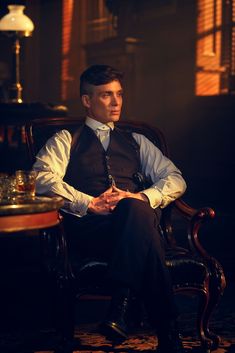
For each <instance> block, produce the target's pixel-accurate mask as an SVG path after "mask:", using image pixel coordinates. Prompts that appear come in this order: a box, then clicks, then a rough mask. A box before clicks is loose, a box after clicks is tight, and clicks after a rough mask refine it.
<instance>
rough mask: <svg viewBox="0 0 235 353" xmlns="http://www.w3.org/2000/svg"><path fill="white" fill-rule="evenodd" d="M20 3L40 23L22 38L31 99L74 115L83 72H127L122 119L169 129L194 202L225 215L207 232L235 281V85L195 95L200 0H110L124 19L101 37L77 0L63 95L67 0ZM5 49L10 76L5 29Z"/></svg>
mask: <svg viewBox="0 0 235 353" xmlns="http://www.w3.org/2000/svg"><path fill="white" fill-rule="evenodd" d="M8 3H9V1H4V0H2V1H1V6H0V12H1V15H3V14H5V13H6V5H7V4H8ZM15 3H23V4H25V5H26V10H25V13H26V14H27V15H29V16H30V18H31V19H32V20H33V22H34V24H35V30H34V33H33V36H32V38H25V39H23V40H22V50H21V72H22V84H23V88H24V90H23V96H24V101H25V102H29V103H33V102H42V103H46V104H48V103H49V104H55V105H58V104H63V105H65V106H67V107H68V112H69V115H72V116H77V115H82V114H83V109H82V107H81V105H80V102H79V97H78V83H79V75H80V73H81V72H82V70H83V69H85V68H86V67H87V66H88V65H90V64H95V63H106V64H111V65H114V66H116V67H118V68H120V69H121V70H123V71H124V72H125V78H126V80H125V92H126V98H125V109H124V112H123V117H122V118H123V119H127V118H128V119H136V120H139V121H145V122H148V123H151V124H153V125H156V126H158V127H159V128H160V129H162V131H163V132H164V134H165V136H166V138H167V141H168V143H169V147H170V152H171V157H172V159H173V161H174V162H175V164H176V165H177V166H178V167H179V168H180V169H181V170H182V172H183V175H184V177H185V179H186V181H187V184H188V189H187V191H186V193H185V195H184V199H185V200H186V201H188V202H189V203H190V204H192V205H193V206H194V207H200V206H211V207H213V208H214V209H215V211H216V215H217V217H216V219H215V220H214V221H213V222H212V224H211V225H210V226H208V227H206V228H205V229H206V231H205V232H203V234H202V236H203V243H204V244H205V245H206V247H207V249H208V251H209V252H210V253H211V254H212V255H214V256H216V257H217V258H218V259H219V260H220V261H221V262H222V264H223V266H224V268H225V271H226V274H227V276H228V278H229V280H230V279H231V280H232V281H234V279H235V260H234V245H235V234H234V185H233V184H234V172H233V171H234V148H233V141H234V127H235V126H234V125H235V122H234V121H235V119H234V118H235V97H234V94H233V92H228V94H223V95H216V96H196V95H195V72H196V40H197V34H196V21H197V15H198V13H197V1H193V0H187V1H186V0H165V1H163V0H162V1H160V0H159V1H157V0H152V1H151V0H146V1H140V0H139V1H137V0H136V1H135V0H129V1H122V0H119V1H118V0H116V1H107V2H106V3H107V5H108V7H109V9H110V10H112V12H113V14H114V15H115V16H116V20H117V35H116V37H115V38H111V39H106V40H102V41H96V40H94V41H93V42H92V40H89V41H88V40H87V41H86V40H84V33H83V31H84V26H83V25H81V21H82V14H81V13H80V12H79V3H81V2H80V1H75V7H74V13H73V16H74V18H75V20H76V18H77V19H78V22H76V21H75V22H74V23H73V31H74V32H73V38H72V45H71V48H70V52H69V57H70V59H71V61H72V63H73V65H72V66H71V67H70V74H71V77H72V79H71V86H72V88H71V87H70V90H69V93H68V95H67V97H66V99H64V100H63V99H62V97H61V86H62V78H61V65H62V64H61V63H62V53H61V45H62V21H61V16H62V1H59V0H58V1H57V0H48V1H43V0H34V1H18V2H17V1H15ZM76 16H77V17H76ZM79 21H80V22H79ZM76 26H78V27H79V31H76ZM133 38H134V39H136V40H135V41H133ZM0 48H1V50H0V62H3V63H7V65H8V66H9V75H8V76H9V77H8V78H7V77H6V78H5V81H6V82H7V80H9V79H10V63H11V44H10V42H9V39H7V38H5V37H4V36H2V35H1V38H0ZM2 158H3V157H2V156H1V160H2ZM4 158H7V156H6V157H5V156H4ZM22 160H23V158H22ZM22 163H23V162H22Z"/></svg>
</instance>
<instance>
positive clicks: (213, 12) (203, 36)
mask: <svg viewBox="0 0 235 353" xmlns="http://www.w3.org/2000/svg"><path fill="white" fill-rule="evenodd" d="M221 31H222V0H217V1H214V0H199V1H198V21H197V34H198V39H197V48H196V65H197V73H196V87H195V91H196V95H216V94H220V76H221V72H223V70H224V68H223V67H221Z"/></svg>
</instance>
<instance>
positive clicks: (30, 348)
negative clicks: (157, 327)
mask: <svg viewBox="0 0 235 353" xmlns="http://www.w3.org/2000/svg"><path fill="white" fill-rule="evenodd" d="M234 298H235V284H230V285H229V286H228V287H227V289H226V291H225V294H224V296H223V298H222V301H221V302H220V304H219V306H218V308H217V309H216V311H215V313H214V314H213V317H212V318H211V320H210V328H211V329H212V331H213V332H215V333H217V334H219V335H220V336H221V343H220V345H219V348H218V349H217V350H214V351H213V352H214V353H226V352H227V353H235V300H234ZM177 300H178V304H179V307H180V312H181V313H182V314H181V315H180V318H179V323H180V331H181V334H182V338H183V343H184V347H185V348H186V349H187V352H189V353H202V352H203V351H202V349H201V348H200V342H199V340H198V337H197V335H196V330H195V323H196V316H195V305H197V300H196V299H195V301H193V302H192V300H190V301H188V300H186V299H185V298H181V297H180V298H179V299H177ZM88 305H90V304H88ZM83 306H84V304H83ZM83 309H84V310H87V308H86V307H83ZM91 311H92V310H91ZM78 339H79V341H80V343H79V345H78ZM58 342H59V338H58V337H56V335H55V332H53V331H51V330H40V332H38V331H37V332H35V331H34V330H31V331H30V330H27V331H25V330H20V329H19V330H17V331H15V332H11V333H7V334H6V333H5V334H3V333H2V334H0V353H32V352H37V353H39V352H40V353H41V352H43V353H51V352H53V351H54V349H55V347H57V346H58ZM81 345H82V348H81ZM156 347H157V339H156V336H155V335H154V334H153V332H152V331H151V330H150V329H147V330H146V329H145V330H141V331H140V332H134V333H133V334H130V336H129V339H128V340H126V341H124V342H123V343H122V344H119V345H115V346H113V345H112V344H111V342H108V341H107V340H105V338H104V337H103V336H102V335H100V334H98V333H97V325H95V324H91V323H78V324H77V327H76V332H75V341H74V349H73V351H74V353H75V352H81V351H83V352H86V353H88V352H93V351H95V352H98V353H102V352H120V353H121V352H146V353H147V352H152V351H153V350H155V349H156ZM204 352H205V351H204ZM169 353H171V352H169Z"/></svg>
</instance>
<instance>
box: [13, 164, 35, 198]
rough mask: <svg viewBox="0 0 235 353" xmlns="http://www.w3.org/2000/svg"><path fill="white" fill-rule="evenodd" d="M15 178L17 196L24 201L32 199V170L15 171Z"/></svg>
mask: <svg viewBox="0 0 235 353" xmlns="http://www.w3.org/2000/svg"><path fill="white" fill-rule="evenodd" d="M15 176H16V190H17V194H18V196H20V197H22V198H24V199H33V198H34V197H35V190H36V172H35V171H34V170H17V171H16V172H15Z"/></svg>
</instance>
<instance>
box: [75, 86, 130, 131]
mask: <svg viewBox="0 0 235 353" xmlns="http://www.w3.org/2000/svg"><path fill="white" fill-rule="evenodd" d="M91 87H92V93H91V94H90V95H83V96H82V102H83V105H84V106H85V107H86V108H87V112H88V116H89V117H90V118H93V119H95V120H97V121H100V122H101V123H104V124H105V123H108V122H111V121H113V122H115V121H118V120H119V118H120V114H121V108H122V93H123V91H122V86H121V84H120V82H119V81H117V80H115V81H112V82H110V83H107V84H104V85H100V86H93V85H92V86H91Z"/></svg>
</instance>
